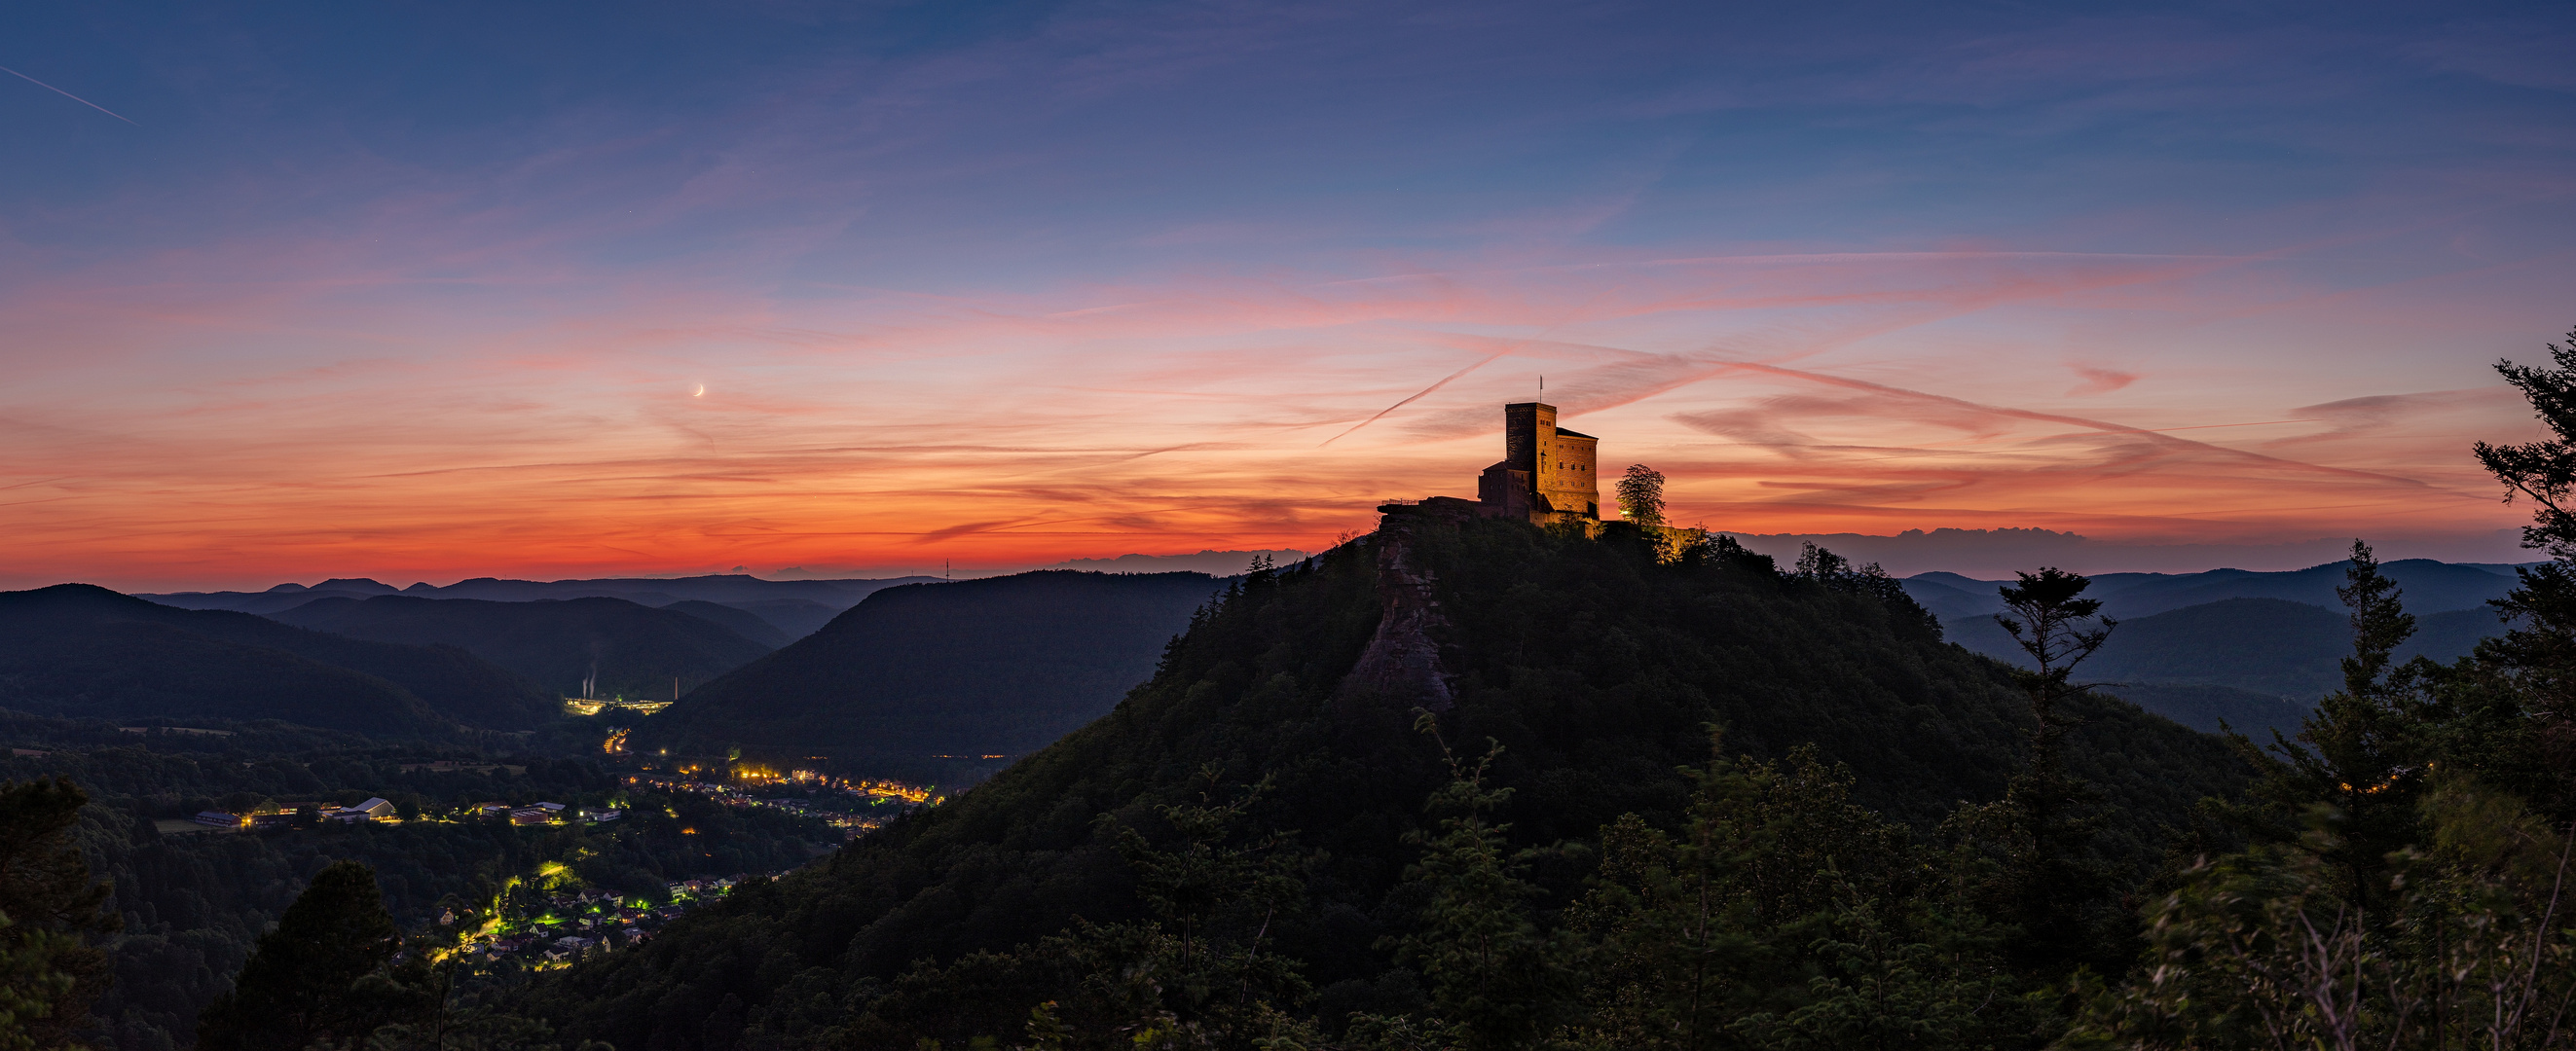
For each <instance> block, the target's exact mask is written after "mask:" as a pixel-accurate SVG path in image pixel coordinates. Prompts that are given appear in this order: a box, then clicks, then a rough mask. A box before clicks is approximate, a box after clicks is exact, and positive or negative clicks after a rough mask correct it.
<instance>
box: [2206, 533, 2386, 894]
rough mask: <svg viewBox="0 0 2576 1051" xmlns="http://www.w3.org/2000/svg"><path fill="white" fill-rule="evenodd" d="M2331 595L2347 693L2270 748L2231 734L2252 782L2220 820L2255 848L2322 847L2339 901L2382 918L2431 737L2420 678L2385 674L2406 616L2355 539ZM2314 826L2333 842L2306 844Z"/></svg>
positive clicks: (2313, 839)
mask: <svg viewBox="0 0 2576 1051" xmlns="http://www.w3.org/2000/svg"><path fill="white" fill-rule="evenodd" d="M2335 594H2336V595H2338V596H2340V597H2341V598H2342V599H2343V601H2344V605H2345V607H2346V608H2348V609H2350V610H2351V611H2352V645H2353V652H2352V655H2351V656H2349V657H2345V658H2344V659H2343V675H2344V688H2343V689H2341V690H2338V691H2336V692H2334V693H2331V694H2328V695H2326V696H2325V697H2324V698H2322V699H2320V700H2319V701H2318V702H2317V708H2316V711H2315V712H2313V713H2311V714H2310V715H2309V716H2308V717H2307V718H2306V719H2304V720H2302V721H2301V728H2300V731H2299V734H2298V737H2297V739H2296V740H2295V741H2293V740H2291V739H2289V738H2285V737H2283V736H2282V735H2281V734H2280V733H2279V731H2274V732H2273V735H2272V738H2273V739H2272V744H2271V745H2270V746H2269V747H2268V748H2258V747H2256V746H2255V744H2254V742H2252V741H2251V740H2248V739H2247V738H2246V737H2245V736H2244V735H2242V734H2230V735H2229V736H2230V739H2231V740H2232V741H2233V742H2234V743H2235V745H2236V747H2237V751H2238V752H2239V753H2240V754H2242V755H2243V756H2244V757H2245V759H2246V761H2247V762H2248V763H2251V764H2252V765H2253V766H2254V767H2255V769H2256V771H2257V772H2258V774H2259V779H2258V780H2257V781H2256V782H2255V784H2254V786H2253V789H2252V790H2251V791H2250V792H2249V793H2248V794H2249V796H2250V797H2251V799H2250V801H2249V804H2248V805H2242V806H2235V807H2222V808H2220V812H2221V813H2222V814H2225V815H2228V816H2229V817H2231V818H2233V819H2234V822H2235V823H2236V824H2237V825H2238V826H2239V827H2241V828H2244V829H2245V830H2247V832H2248V833H2249V834H2251V835H2253V836H2254V837H2256V838H2257V839H2258V840H2259V841H2265V842H2274V843H2305V844H2309V845H2310V846H2312V847H2315V848H2316V849H2325V850H2329V851H2330V854H2329V855H2328V856H2327V857H2326V861H2327V864H2328V866H2329V871H2330V872H2332V873H2336V874H2337V876H2336V879H2337V880H2338V881H2339V886H2338V887H2337V894H2338V900H2342V901H2347V902H2350V903H2352V904H2353V905H2354V906H2355V907H2356V908H2359V909H2362V910H2364V912H2365V913H2366V914H2368V915H2373V916H2379V915H2382V914H2383V908H2382V907H2383V906H2385V905H2386V904H2387V903H2388V902H2387V897H2388V893H2389V886H2388V872H2389V865H2390V863H2389V860H2388V858H2389V854H2390V852H2392V851H2395V850H2397V849H2399V848H2400V847H2402V846H2404V845H2406V844H2408V843H2411V842H2414V841H2415V840H2416V837H2417V832H2418V829H2417V824H2418V822H2417V818H2416V813H2415V810H2416V803H2417V800H2418V798H2419V794H2420V790H2421V788H2422V786H2423V782H2424V777H2423V774H2424V773H2425V768H2426V766H2427V764H2428V763H2429V762H2430V761H2431V759H2432V756H2431V754H2429V747H2430V745H2431V744H2432V740H2433V732H2432V729H2431V728H2430V727H2428V726H2427V725H2425V723H2424V721H2423V720H2422V718H2421V717H2420V712H2421V710H2422V709H2421V705H2420V704H2418V703H2416V700H2415V696H2414V694H2415V690H2414V685H2415V683H2416V681H2417V680H2418V679H2419V678H2420V677H2421V676H2422V675H2423V674H2424V672H2423V671H2422V670H2420V669H2416V668H2392V667H2391V664H2392V663H2393V661H2394V659H2395V658H2394V654H2395V652H2396V650H2397V647H2398V646H2400V645H2402V644H2404V643H2405V641H2406V639H2407V638H2408V637H2409V636H2411V635H2413V634H2414V632H2415V618H2414V617H2412V616H2409V615H2407V613H2406V611H2405V606H2404V605H2403V603H2402V602H2401V597H2402V593H2401V592H2400V591H2399V590H2398V588H2397V584H2396V582H2394V581H2391V580H2389V579H2388V578H2387V577H2386V576H2385V575H2383V574H2381V573H2380V571H2379V560H2378V559H2377V558H2376V557H2374V556H2373V554H2372V552H2371V550H2370V545H2368V544H2366V543H2363V542H2361V541H2359V540H2355V541H2353V543H2352V563H2351V566H2350V567H2349V568H2348V569H2346V570H2345V571H2344V585H2343V586H2342V587H2340V588H2338V589H2336V591H2335ZM2311 829H2317V830H2320V831H2324V832H2327V833H2330V834H2329V835H2325V836H2309V835H2307V833H2308V832H2309V831H2310V830H2311Z"/></svg>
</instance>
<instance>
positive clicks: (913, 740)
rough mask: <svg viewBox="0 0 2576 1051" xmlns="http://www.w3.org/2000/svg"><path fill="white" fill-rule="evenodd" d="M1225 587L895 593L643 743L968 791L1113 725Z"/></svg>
mask: <svg viewBox="0 0 2576 1051" xmlns="http://www.w3.org/2000/svg"><path fill="white" fill-rule="evenodd" d="M1217 587H1218V585H1217V582H1216V581H1215V580H1214V579H1212V578H1210V577H1208V576H1206V575H1204V574H1199V573H1139V574H1107V573H1078V572H1070V571H1062V572H1043V573H1023V574H1019V575H1017V576H1010V577H996V578H992V579H987V580H967V581H958V582H955V583H939V584H913V585H905V586H900V587H893V588H887V589H885V590H883V591H879V592H877V593H875V594H873V595H870V596H868V598H867V600H866V601H865V602H862V603H860V604H859V605H858V606H857V607H856V608H853V609H851V610H850V611H849V612H847V613H845V614H843V615H842V616H841V617H840V618H839V619H838V620H835V621H833V622H832V623H831V624H829V625H826V626H825V627H824V628H823V629H822V630H820V631H817V632H815V633H814V634H812V635H809V636H806V637H805V638H802V639H799V640H797V641H796V642H795V643H794V644H792V645H789V646H788V647H787V648H785V649H782V650H780V651H778V652H776V653H773V654H770V655H769V656H766V657H763V658H761V659H759V660H756V661H753V662H752V663H750V664H749V665H747V666H745V667H742V668H740V669H737V670H735V671H733V672H731V673H729V674H727V675H725V676H724V677H722V678H720V679H717V680H716V681H714V682H711V683H708V684H707V685H705V686H702V687H698V688H697V689H694V690H692V691H690V692H689V694H688V696H687V697H686V698H685V699H683V700H682V701H681V702H680V703H679V704H676V705H674V706H672V707H671V708H670V709H668V710H666V711H663V712H661V713H659V714H656V715H653V716H651V717H649V718H646V719H645V720H644V721H643V722H641V723H640V724H638V725H637V726H636V728H635V733H634V736H633V738H632V739H630V740H629V742H628V747H629V748H631V749H635V750H639V751H642V752H644V753H646V754H652V753H656V752H659V751H662V750H665V749H667V750H669V751H670V752H671V754H673V755H685V756H713V755H722V754H725V753H726V752H727V751H729V750H731V749H734V748H740V749H742V751H743V752H744V753H745V754H748V755H751V756H754V757H759V758H772V759H775V758H780V757H794V758H802V757H806V756H816V755H824V756H831V757H834V758H836V759H842V760H847V761H857V762H860V763H864V764H866V765H867V767H868V769H869V770H871V771H872V772H873V773H876V774H882V775H888V776H897V777H905V778H917V779H924V780H932V781H938V782H941V783H954V782H955V781H957V780H961V779H963V780H971V779H972V777H967V778H960V777H958V776H957V775H958V774H959V773H961V772H965V773H971V774H972V775H973V776H976V777H979V776H981V775H982V774H984V773H988V772H989V771H990V770H992V769H993V768H995V767H996V766H998V765H999V764H998V763H990V762H976V763H969V764H963V765H962V766H961V765H960V764H953V763H952V764H934V763H930V762H927V761H925V760H924V758H923V757H926V756H948V755H955V756H965V757H969V758H973V757H979V756H984V755H1009V756H1017V755H1022V754H1025V753H1028V752H1032V751H1035V750H1037V749H1038V748H1041V747H1043V746H1045V745H1046V744H1047V742H1050V741H1053V740H1055V739H1056V738H1058V737H1061V736H1063V735H1065V734H1066V733H1068V732H1071V731H1072V730H1074V729H1075V728H1077V727H1079V726H1081V725H1083V724H1084V723H1087V722H1090V721H1091V720H1093V719H1096V718H1098V717H1099V716H1100V715H1101V714H1102V713H1103V712H1105V711H1107V710H1108V708H1109V706H1110V705H1112V704H1114V703H1116V701H1117V699H1118V697H1119V694H1120V693H1121V691H1124V690H1125V689H1127V688H1128V687H1130V686H1132V685H1134V684H1135V683H1136V682H1137V681H1138V680H1141V679H1143V678H1144V677H1146V676H1147V675H1148V674H1150V673H1151V672H1152V671H1153V660H1154V656H1155V654H1156V651H1157V648H1158V647H1159V646H1160V645H1161V644H1162V643H1163V642H1165V641H1166V640H1168V639H1170V638H1171V637H1172V635H1173V633H1175V632H1177V631H1180V630H1181V629H1183V628H1185V627H1187V626H1188V624H1189V620H1190V614H1191V611H1192V610H1195V609H1197V608H1199V607H1200V606H1202V605H1205V604H1206V603H1207V601H1208V599H1209V597H1210V596H1211V595H1213V594H1214V593H1215V592H1216V590H1217Z"/></svg>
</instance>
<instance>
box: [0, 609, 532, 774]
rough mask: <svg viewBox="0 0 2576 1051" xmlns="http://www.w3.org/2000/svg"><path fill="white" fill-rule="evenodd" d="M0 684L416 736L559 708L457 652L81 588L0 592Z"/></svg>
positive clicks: (29, 702)
mask: <svg viewBox="0 0 2576 1051" xmlns="http://www.w3.org/2000/svg"><path fill="white" fill-rule="evenodd" d="M0 684H5V685H0V705H5V706H7V707H10V708H14V709H17V710H20V711H26V712H36V713H44V714H77V715H82V716H91V717H99V716H104V717H108V718H113V719H119V720H124V721H126V722H127V723H128V724H129V725H131V724H132V723H134V722H137V721H146V720H149V719H153V718H163V719H180V720H197V719H209V718H212V719H232V720H242V721H249V720H258V719H281V720H285V721H289V722H294V723H300V724H303V725H306V726H315V727H322V728H326V729H334V730H346V731H353V732H358V733H365V734H371V735H378V736H385V737H397V738H405V739H424V740H425V739H440V740H450V741H461V740H462V739H463V737H464V736H465V733H466V727H467V726H474V727H483V728H489V729H500V730H518V729H525V728H528V727H533V726H536V725H538V724H540V723H542V722H544V721H546V720H548V719H551V718H553V717H554V714H555V712H556V711H557V710H558V709H559V707H560V702H557V701H553V700H551V699H548V698H546V697H545V696H543V695H542V694H540V693H539V692H538V691H537V690H536V688H535V687H533V686H532V685H530V684H529V683H527V682H526V681H525V680H522V679H520V678H519V677H517V676H515V675H512V674H510V673H509V672H506V671H503V670H501V669H499V668H496V667H493V666H492V665H490V664H488V663H485V662H484V661H482V660H480V659H478V658H476V657H475V656H474V655H472V654H470V653H466V652H465V651H463V650H459V649H454V648H451V647H424V646H399V645H392V644H388V643H381V642H363V641H360V640H357V639H346V638H341V637H340V636H337V635H330V634H325V633H323V632H318V631H306V630H304V629H302V628H295V627H289V626H287V625H284V624H279V623H277V622H275V621H272V620H267V619H264V618H261V617H255V616H252V615H250V614H248V613H235V612H230V611H225V610H184V609H174V608H171V607H168V606H161V605H156V604H153V603H150V602H146V601H144V600H142V599H138V598H132V597H129V596H125V595H119V594H117V593H115V592H112V591H109V590H107V589H105V588H98V587H92V586H90V585H87V584H59V585H55V586H53V587H49V588H39V589H36V590H33V591H12V592H0ZM460 724H464V725H460Z"/></svg>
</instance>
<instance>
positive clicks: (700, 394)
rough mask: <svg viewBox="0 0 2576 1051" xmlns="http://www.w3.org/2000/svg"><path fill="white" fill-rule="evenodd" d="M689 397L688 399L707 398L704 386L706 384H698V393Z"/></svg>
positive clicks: (705, 386)
mask: <svg viewBox="0 0 2576 1051" xmlns="http://www.w3.org/2000/svg"><path fill="white" fill-rule="evenodd" d="M689 396H690V397H692V398H703V397H706V396H707V385H706V384H703V383H701V384H698V392H697V393H695V394H692V395H689Z"/></svg>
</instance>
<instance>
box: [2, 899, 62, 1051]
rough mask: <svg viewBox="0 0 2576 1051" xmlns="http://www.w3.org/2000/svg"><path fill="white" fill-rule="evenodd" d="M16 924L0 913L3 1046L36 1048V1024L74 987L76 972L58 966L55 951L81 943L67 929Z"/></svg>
mask: <svg viewBox="0 0 2576 1051" xmlns="http://www.w3.org/2000/svg"><path fill="white" fill-rule="evenodd" d="M16 926H17V925H16V924H15V923H13V922H11V921H10V919H9V918H8V917H6V916H0V1051H36V1049H37V1048H41V1047H44V1046H45V1045H43V1044H40V1043H37V1042H36V1035H35V1033H34V1032H33V1030H34V1029H35V1027H36V1026H38V1025H40V1024H42V1023H44V1022H46V1021H49V1020H51V1019H52V1018H53V1017H54V1011H55V1007H56V1005H57V1004H58V1003H60V1002H61V1001H62V999H63V998H64V997H65V996H66V995H68V994H69V993H70V992H71V990H72V976H71V975H69V974H66V973H64V972H63V971H61V970H60V969H58V967H57V965H56V962H55V957H56V956H57V955H58V954H60V953H61V952H62V951H64V950H66V949H75V948H78V947H79V945H80V943H79V942H78V941H77V940H75V939H73V938H71V937H70V936H69V935H64V934H58V933H54V932H52V931H37V932H34V933H33V934H32V935H30V934H22V933H20V932H18V931H15V930H12V928H14V927H16Z"/></svg>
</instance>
